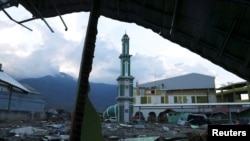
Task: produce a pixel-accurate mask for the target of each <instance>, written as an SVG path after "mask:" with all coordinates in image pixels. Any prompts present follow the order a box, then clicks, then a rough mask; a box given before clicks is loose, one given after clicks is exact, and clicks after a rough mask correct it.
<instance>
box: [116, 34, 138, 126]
mask: <svg viewBox="0 0 250 141" xmlns="http://www.w3.org/2000/svg"><path fill="white" fill-rule="evenodd" d="M131 56H132V55H129V37H128V35H127V34H126V33H125V34H124V35H123V37H122V53H121V55H120V56H119V58H120V60H121V65H120V67H121V68H120V69H121V73H120V76H119V77H118V78H117V81H118V96H117V98H116V99H117V104H118V122H131V121H132V116H133V80H134V77H133V76H132V75H131V72H130V69H131V67H130V66H131V63H130V58H131Z"/></svg>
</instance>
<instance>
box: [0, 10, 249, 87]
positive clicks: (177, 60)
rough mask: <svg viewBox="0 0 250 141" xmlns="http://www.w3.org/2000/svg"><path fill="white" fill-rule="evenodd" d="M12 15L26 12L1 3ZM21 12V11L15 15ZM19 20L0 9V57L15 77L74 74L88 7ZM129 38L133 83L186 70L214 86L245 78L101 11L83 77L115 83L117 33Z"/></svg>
mask: <svg viewBox="0 0 250 141" xmlns="http://www.w3.org/2000/svg"><path fill="white" fill-rule="evenodd" d="M5 10H6V11H7V12H8V13H9V14H10V15H11V16H12V18H14V19H15V20H17V21H21V20H25V19H28V18H31V17H32V15H31V14H30V13H28V12H27V11H26V10H25V9H24V8H23V7H22V6H20V5H19V6H18V7H11V8H8V9H5ZM20 15H21V16H20ZM62 18H63V20H64V22H65V24H66V25H67V27H68V30H67V31H65V27H64V25H63V23H62V21H61V20H60V17H58V16H57V17H53V18H46V19H45V20H46V21H47V23H48V24H49V26H50V27H51V28H52V29H53V31H54V33H52V32H51V31H50V29H49V28H48V26H47V25H46V24H45V23H44V22H43V21H42V20H40V19H37V20H33V21H29V22H26V23H24V25H25V26H27V27H29V28H30V29H32V31H30V30H28V29H26V28H24V27H22V26H20V25H19V24H16V23H15V22H13V21H11V20H10V19H9V18H8V17H7V16H6V15H5V14H4V13H3V12H2V11H0V50H1V51H0V63H1V64H2V70H3V71H4V72H5V73H7V74H9V75H10V76H12V77H14V78H15V79H17V80H19V79H23V78H37V77H43V76H45V75H55V74H58V73H59V72H64V73H67V74H69V75H71V76H73V77H74V78H76V79H77V78H78V75H79V70H80V63H81V55H82V50H83V44H84V39H85V33H86V29H87V24H88V18H89V13H88V12H78V13H71V14H66V15H63V16H62ZM125 33H126V34H127V35H128V36H129V38H130V54H131V55H132V57H131V73H132V75H133V76H134V77H135V79H134V83H136V82H138V83H139V84H141V83H146V82H151V81H155V80H160V79H167V78H171V77H176V76H180V75H185V74H189V73H199V74H204V75H209V76H212V77H214V78H215V85H216V87H220V86H223V85H227V84H229V83H236V82H242V81H245V80H244V79H242V78H240V77H238V76H237V75H234V74H233V73H231V72H228V71H226V70H225V69H223V68H222V67H220V66H218V65H215V64H213V63H212V62H210V61H209V60H206V59H203V58H202V57H201V56H199V55H197V54H195V53H192V52H191V51H189V50H188V49H185V48H184V47H181V46H179V45H177V44H174V43H172V42H170V41H168V40H166V39H164V38H163V37H161V36H160V35H159V34H157V33H154V32H152V30H150V29H146V28H144V27H141V26H138V25H136V24H134V23H125V22H120V21H116V20H112V19H109V18H106V17H103V16H101V17H100V18H99V20H98V34H97V40H96V47H95V52H94V59H93V65H92V71H91V73H90V77H89V81H90V82H94V83H106V84H114V85H116V84H117V80H116V79H117V78H118V76H119V75H120V59H119V55H120V54H121V45H122V42H121V39H122V36H123V35H124V34H125Z"/></svg>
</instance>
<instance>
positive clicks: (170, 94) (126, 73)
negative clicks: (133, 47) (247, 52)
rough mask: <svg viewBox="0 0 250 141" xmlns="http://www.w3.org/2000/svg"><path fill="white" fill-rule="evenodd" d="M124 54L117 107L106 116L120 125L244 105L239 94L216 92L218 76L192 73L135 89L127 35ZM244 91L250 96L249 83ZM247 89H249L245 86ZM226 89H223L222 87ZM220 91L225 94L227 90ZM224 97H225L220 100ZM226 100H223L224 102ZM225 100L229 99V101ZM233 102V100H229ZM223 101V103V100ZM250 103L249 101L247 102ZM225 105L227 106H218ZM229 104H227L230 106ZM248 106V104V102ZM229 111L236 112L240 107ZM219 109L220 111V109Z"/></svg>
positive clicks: (123, 41) (122, 54)
mask: <svg viewBox="0 0 250 141" xmlns="http://www.w3.org/2000/svg"><path fill="white" fill-rule="evenodd" d="M121 41H122V53H121V54H120V56H119V59H120V63H121V64H120V67H121V68H120V70H121V71H120V76H119V77H118V78H117V82H118V95H117V98H116V100H117V104H115V105H112V106H109V107H108V108H107V109H106V110H105V111H104V113H103V118H104V119H107V118H109V117H116V118H117V121H118V122H124V123H127V122H131V121H133V117H134V116H135V115H138V114H139V115H140V116H142V117H143V118H144V116H145V119H146V120H148V119H150V118H152V117H153V118H154V119H155V118H156V117H159V116H160V115H161V114H162V113H166V112H168V111H172V110H174V111H175V112H179V113H180V112H191V113H204V114H205V113H211V112H213V111H214V109H216V106H228V105H232V103H231V102H234V103H233V104H234V105H237V106H239V105H243V104H242V102H244V101H241V99H240V98H239V97H240V94H241V93H235V90H234V92H233V93H231V94H230V96H227V95H226V94H223V95H222V96H221V94H220V93H216V90H218V89H216V88H215V77H213V76H209V75H204V74H198V73H190V74H185V75H180V76H176V77H172V78H167V79H162V80H156V81H153V82H148V83H144V84H138V83H137V84H136V86H135V88H134V87H133V86H134V85H133V80H134V77H133V76H132V75H131V67H130V66H131V60H130V59H131V56H132V55H130V54H129V47H130V45H129V36H128V35H127V34H126V33H125V34H124V35H123V37H122V39H121ZM243 86H244V91H245V92H246V93H248V95H250V94H249V93H250V87H249V83H248V82H244V85H243ZM245 86H247V87H245ZM223 89H224V88H223ZM223 89H222V90H220V91H221V92H222V93H223V91H224V93H225V92H226V91H228V90H227V89H225V90H223ZM231 95H232V96H231ZM221 97H222V98H221ZM223 97H224V100H223ZM226 97H228V98H227V99H226ZM232 97H233V98H234V99H230V98H232ZM221 99H222V100H221ZM248 100H249V99H248ZM218 102H224V103H218ZM227 102H228V103H227ZM246 104H249V103H246ZM237 106H236V108H233V107H232V106H231V107H232V108H231V109H230V110H231V111H232V112H235V113H237V111H239V108H238V107H237ZM217 110H218V109H217Z"/></svg>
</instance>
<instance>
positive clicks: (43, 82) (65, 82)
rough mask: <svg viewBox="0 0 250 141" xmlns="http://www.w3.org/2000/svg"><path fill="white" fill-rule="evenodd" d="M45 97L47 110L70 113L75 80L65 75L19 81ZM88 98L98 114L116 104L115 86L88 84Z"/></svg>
mask: <svg viewBox="0 0 250 141" xmlns="http://www.w3.org/2000/svg"><path fill="white" fill-rule="evenodd" d="M19 82H20V83H23V84H27V85H29V86H31V87H33V88H34V89H36V90H37V91H38V92H40V93H41V94H43V95H44V96H45V101H46V103H47V105H46V107H47V109H50V108H60V109H64V110H66V111H72V110H73V107H74V103H75V97H76V93H77V92H76V90H77V80H76V79H74V78H73V77H71V76H69V75H68V74H65V73H60V74H58V75H55V76H44V77H40V78H26V79H22V80H19ZM90 88H91V90H90V93H89V98H90V100H91V102H92V103H93V105H94V107H95V108H96V110H97V111H98V112H103V111H104V110H106V108H107V107H108V106H110V105H114V104H116V96H117V86H116V85H110V84H104V83H91V82H90Z"/></svg>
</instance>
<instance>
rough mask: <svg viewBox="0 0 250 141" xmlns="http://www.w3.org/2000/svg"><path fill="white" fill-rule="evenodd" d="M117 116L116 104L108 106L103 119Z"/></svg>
mask: <svg viewBox="0 0 250 141" xmlns="http://www.w3.org/2000/svg"><path fill="white" fill-rule="evenodd" d="M117 114H118V108H117V104H115V105H112V106H109V107H108V108H107V109H106V110H105V111H104V113H103V118H104V119H105V118H108V117H117Z"/></svg>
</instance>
